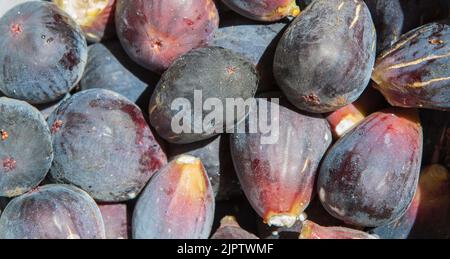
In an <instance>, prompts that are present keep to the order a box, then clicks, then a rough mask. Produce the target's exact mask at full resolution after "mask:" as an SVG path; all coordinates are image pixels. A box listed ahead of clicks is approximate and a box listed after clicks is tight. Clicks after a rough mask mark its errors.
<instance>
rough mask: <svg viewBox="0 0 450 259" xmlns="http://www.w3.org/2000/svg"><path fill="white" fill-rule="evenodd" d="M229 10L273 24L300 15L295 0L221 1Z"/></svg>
mask: <svg viewBox="0 0 450 259" xmlns="http://www.w3.org/2000/svg"><path fill="white" fill-rule="evenodd" d="M222 2H223V3H224V4H225V5H226V6H228V7H229V8H230V9H231V10H233V11H235V12H237V13H239V14H241V15H243V16H245V17H247V18H249V19H253V20H256V21H263V22H273V21H278V20H281V19H283V18H286V17H288V16H293V17H295V16H297V15H299V14H300V8H299V7H298V6H297V3H296V1H295V0H262V1H261V0H222Z"/></svg>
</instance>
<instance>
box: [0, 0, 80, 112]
mask: <svg viewBox="0 0 450 259" xmlns="http://www.w3.org/2000/svg"><path fill="white" fill-rule="evenodd" d="M0 35H2V36H1V37H0V49H1V51H0V91H2V92H3V93H4V94H5V95H7V96H9V97H12V98H15V99H20V100H24V101H27V102H29V103H33V104H43V103H49V102H53V101H57V100H59V99H61V98H62V97H64V95H66V94H67V93H68V92H70V91H71V90H72V89H73V88H74V87H75V86H76V85H77V84H78V82H79V80H80V79H81V76H82V75H83V71H84V68H85V65H86V59H87V44H86V39H85V37H84V35H83V33H82V32H81V29H80V27H79V26H78V25H77V24H76V23H75V21H74V20H73V19H72V18H70V17H69V16H68V15H67V14H66V13H65V12H64V11H62V10H60V9H59V8H58V7H57V6H56V5H54V4H53V3H49V2H45V1H30V2H26V3H23V4H21V5H18V6H16V7H14V8H13V9H11V10H9V11H8V12H7V13H6V14H5V15H4V16H2V17H0Z"/></svg>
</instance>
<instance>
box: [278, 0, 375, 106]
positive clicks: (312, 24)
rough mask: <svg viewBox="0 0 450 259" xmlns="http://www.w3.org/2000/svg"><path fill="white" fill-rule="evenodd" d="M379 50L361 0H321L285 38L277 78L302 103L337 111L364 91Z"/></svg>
mask: <svg viewBox="0 0 450 259" xmlns="http://www.w3.org/2000/svg"><path fill="white" fill-rule="evenodd" d="M375 52H376V33H375V28H374V25H373V22H372V18H371V16H370V12H369V10H368V8H367V6H366V4H365V3H364V2H363V1H362V0H354V1H353V0H344V1H342V0H316V1H313V2H312V3H311V4H310V5H309V6H308V7H307V8H306V9H305V10H304V11H303V12H302V14H300V15H299V16H298V17H297V18H296V19H295V20H294V21H293V22H292V23H291V25H290V26H289V27H288V29H287V31H286V32H285V33H284V35H283V37H282V38H281V40H280V42H279V44H278V47H277V50H276V53H275V60H274V74H275V79H276V81H277V83H278V85H279V87H280V88H281V90H283V92H284V93H285V95H286V96H287V98H288V99H289V101H290V102H291V103H292V104H294V105H295V106H297V108H299V109H301V110H305V111H308V112H314V113H325V112H332V111H335V110H337V109H339V108H342V107H344V106H346V105H348V104H350V103H352V102H354V101H356V100H357V99H358V98H359V97H360V96H361V94H362V93H363V91H364V90H365V89H366V87H367V86H368V83H369V81H370V76H371V73H372V68H373V65H374V62H375Z"/></svg>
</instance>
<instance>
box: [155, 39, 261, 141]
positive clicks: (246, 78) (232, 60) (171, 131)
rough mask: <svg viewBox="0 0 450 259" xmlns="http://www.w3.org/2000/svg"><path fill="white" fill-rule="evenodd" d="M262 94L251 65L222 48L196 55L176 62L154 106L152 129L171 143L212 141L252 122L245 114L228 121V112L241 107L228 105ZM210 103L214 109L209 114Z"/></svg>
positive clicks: (241, 111) (240, 112)
mask: <svg viewBox="0 0 450 259" xmlns="http://www.w3.org/2000/svg"><path fill="white" fill-rule="evenodd" d="M257 88H258V74H257V72H256V68H255V66H254V65H253V64H252V63H251V62H250V61H249V60H247V59H245V58H243V57H241V56H240V55H238V54H236V53H234V52H232V51H231V50H228V49H224V48H221V47H206V48H200V49H196V50H192V51H190V52H189V53H187V54H186V55H184V56H182V57H181V58H179V59H178V60H176V61H175V63H174V64H173V65H172V66H171V67H170V68H169V69H168V70H167V71H166V72H165V73H164V74H163V76H162V78H161V80H160V81H159V83H158V85H157V86H156V89H155V91H154V92H153V95H152V98H151V100H150V107H149V114H150V123H151V124H152V126H153V127H154V128H155V129H156V131H157V132H158V134H159V135H160V136H161V137H163V138H164V139H165V140H167V141H168V142H170V143H174V144H191V143H194V142H198V141H202V140H207V139H210V138H212V137H214V136H217V135H219V134H220V133H224V132H225V131H229V129H232V128H234V126H235V125H237V124H238V123H239V122H241V121H242V120H243V119H244V118H245V117H246V116H247V114H248V111H247V110H246V109H239V110H238V112H237V115H236V116H228V115H227V111H232V109H235V107H236V105H234V104H233V102H229V101H227V100H233V101H236V102H235V103H238V102H237V100H241V99H243V100H244V102H245V101H247V100H249V99H250V100H251V99H252V98H253V97H254V96H255V93H256V90H257ZM208 103H209V104H211V103H213V105H211V106H210V108H205V107H207V106H208ZM227 104H230V105H229V106H228V105H227ZM217 106H219V107H217ZM237 106H239V105H237ZM233 111H234V110H233ZM211 115H212V116H211ZM233 115H235V114H233ZM211 117H213V119H211ZM218 117H220V118H218ZM174 125H176V127H174Z"/></svg>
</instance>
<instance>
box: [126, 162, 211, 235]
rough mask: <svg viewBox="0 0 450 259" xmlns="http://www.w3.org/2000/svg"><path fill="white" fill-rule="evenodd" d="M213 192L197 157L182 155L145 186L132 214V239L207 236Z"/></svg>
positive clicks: (209, 226)
mask: <svg viewBox="0 0 450 259" xmlns="http://www.w3.org/2000/svg"><path fill="white" fill-rule="evenodd" d="M213 217H214V194H213V191H212V188H211V184H210V182H209V180H208V176H207V175H206V172H205V169H204V167H203V164H202V162H201V161H200V159H198V158H196V157H193V156H188V155H182V156H179V157H177V158H176V159H174V160H172V161H171V162H170V163H169V164H168V165H167V166H166V167H164V168H162V169H161V170H160V171H159V172H158V173H157V174H156V175H155V176H154V177H153V178H152V179H151V180H150V183H149V184H148V185H147V187H146V188H145V190H144V191H143V193H142V195H141V197H140V198H139V200H138V202H137V204H136V208H135V209H134V215H133V227H132V228H133V237H134V238H135V239H206V238H208V237H209V235H210V232H211V227H212V224H213Z"/></svg>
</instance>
